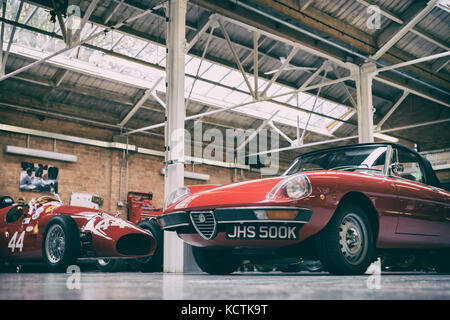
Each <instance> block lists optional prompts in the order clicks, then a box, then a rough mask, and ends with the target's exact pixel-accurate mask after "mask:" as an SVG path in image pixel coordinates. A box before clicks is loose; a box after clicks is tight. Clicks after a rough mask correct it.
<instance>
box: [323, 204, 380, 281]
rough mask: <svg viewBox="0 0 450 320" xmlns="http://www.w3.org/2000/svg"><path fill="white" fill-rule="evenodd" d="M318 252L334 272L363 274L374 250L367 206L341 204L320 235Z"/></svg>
mask: <svg viewBox="0 0 450 320" xmlns="http://www.w3.org/2000/svg"><path fill="white" fill-rule="evenodd" d="M316 248H317V254H318V255H319V258H320V261H321V262H322V264H323V266H324V268H325V269H326V270H327V271H329V272H330V273H333V274H343V275H353V274H363V273H364V272H365V271H366V270H367V268H368V267H369V265H370V263H371V261H372V256H373V254H374V240H373V233H372V228H371V225H370V222H369V219H368V218H367V215H366V214H365V212H364V210H363V209H362V208H361V207H359V206H357V205H353V204H350V205H345V206H343V207H340V208H339V209H338V210H337V211H336V212H335V214H334V216H333V217H332V219H331V220H330V222H329V223H328V225H327V226H326V227H325V228H324V229H323V230H322V231H321V232H320V233H319V234H318V235H317V237H316Z"/></svg>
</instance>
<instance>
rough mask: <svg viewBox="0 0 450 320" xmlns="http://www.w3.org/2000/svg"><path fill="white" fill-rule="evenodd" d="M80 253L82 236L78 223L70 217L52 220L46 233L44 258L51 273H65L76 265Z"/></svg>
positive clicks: (61, 216)
mask: <svg viewBox="0 0 450 320" xmlns="http://www.w3.org/2000/svg"><path fill="white" fill-rule="evenodd" d="M79 252H80V234H79V232H78V226H77V224H76V222H75V221H74V220H73V219H72V218H71V217H68V216H63V215H58V216H55V217H54V218H52V219H51V220H50V221H49V223H48V224H47V227H46V229H45V232H44V237H43V240H42V256H43V258H44V262H45V263H46V265H47V268H48V270H49V271H51V272H65V271H66V269H67V267H68V266H70V265H72V264H75V263H76V260H77V257H78V254H79Z"/></svg>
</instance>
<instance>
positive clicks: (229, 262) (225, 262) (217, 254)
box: [192, 247, 241, 275]
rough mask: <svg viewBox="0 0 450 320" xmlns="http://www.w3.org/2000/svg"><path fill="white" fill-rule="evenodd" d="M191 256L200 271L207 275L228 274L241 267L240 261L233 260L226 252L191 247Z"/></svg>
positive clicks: (228, 252) (229, 253)
mask: <svg viewBox="0 0 450 320" xmlns="http://www.w3.org/2000/svg"><path fill="white" fill-rule="evenodd" d="M192 254H193V255H194V259H195V262H197V264H198V266H199V267H200V269H202V271H204V272H206V273H209V274H217V275H226V274H230V273H233V272H234V271H236V270H237V269H238V268H239V266H240V265H241V261H239V260H238V259H235V258H234V257H233V256H232V255H231V252H230V251H228V250H211V249H205V248H199V247H192Z"/></svg>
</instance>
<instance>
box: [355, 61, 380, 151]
mask: <svg viewBox="0 0 450 320" xmlns="http://www.w3.org/2000/svg"><path fill="white" fill-rule="evenodd" d="M353 74H354V76H355V82H356V89H357V104H358V105H357V111H358V136H359V143H367V142H374V139H373V129H374V126H373V112H374V109H373V104H372V80H373V78H374V77H375V75H376V65H375V64H374V63H366V64H363V65H362V66H361V67H359V68H358V69H356V70H355V72H354V73H353Z"/></svg>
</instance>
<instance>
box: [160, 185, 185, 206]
mask: <svg viewBox="0 0 450 320" xmlns="http://www.w3.org/2000/svg"><path fill="white" fill-rule="evenodd" d="M190 193H191V190H189V188H188V187H181V188H178V189H177V190H175V191H173V192H172V193H171V194H170V195H169V197H168V198H167V200H166V201H165V203H164V210H165V209H166V208H167V207H169V206H170V205H172V204H174V203H175V202H177V201H178V200H181V199H182V198H184V197H186V196H187V195H189V194H190Z"/></svg>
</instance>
